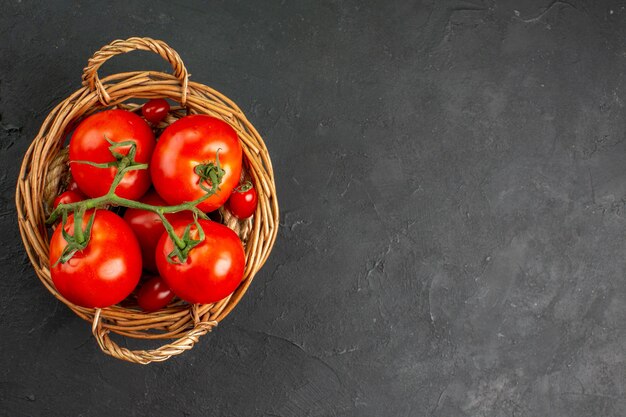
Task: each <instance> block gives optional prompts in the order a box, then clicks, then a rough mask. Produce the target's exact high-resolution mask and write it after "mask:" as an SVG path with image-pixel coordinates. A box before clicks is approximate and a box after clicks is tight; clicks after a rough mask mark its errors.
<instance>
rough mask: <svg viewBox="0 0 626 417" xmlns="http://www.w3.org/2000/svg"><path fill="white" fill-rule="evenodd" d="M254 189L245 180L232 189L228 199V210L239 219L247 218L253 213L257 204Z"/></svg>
mask: <svg viewBox="0 0 626 417" xmlns="http://www.w3.org/2000/svg"><path fill="white" fill-rule="evenodd" d="M257 199H258V198H257V194H256V190H255V189H254V187H253V186H252V183H250V182H247V183H245V184H243V185H241V186H239V187H237V188H235V190H234V191H233V193H232V194H231V195H230V198H229V199H228V210H229V211H230V212H231V213H233V214H234V215H235V216H237V218H239V219H247V218H248V217H250V216H252V215H253V214H254V211H255V210H256V204H257Z"/></svg>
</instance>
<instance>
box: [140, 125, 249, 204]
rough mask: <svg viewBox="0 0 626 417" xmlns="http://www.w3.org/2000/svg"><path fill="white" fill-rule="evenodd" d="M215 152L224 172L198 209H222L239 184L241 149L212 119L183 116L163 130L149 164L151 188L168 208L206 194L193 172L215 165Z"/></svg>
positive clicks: (234, 135) (229, 132)
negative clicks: (206, 164) (212, 163)
mask: <svg viewBox="0 0 626 417" xmlns="http://www.w3.org/2000/svg"><path fill="white" fill-rule="evenodd" d="M218 150H219V160H220V165H221V167H222V169H223V170H224V171H225V174H224V176H223V178H222V182H221V184H220V186H219V187H220V190H219V191H217V192H216V193H215V194H213V195H212V196H211V197H209V198H208V199H207V200H205V201H203V202H202V203H200V204H199V205H198V208H199V209H200V210H202V211H204V212H209V211H213V210H215V209H217V208H219V207H221V206H222V205H223V204H224V203H225V202H226V200H227V199H228V197H229V196H230V193H231V192H232V191H233V188H235V187H236V186H237V184H238V183H239V176H240V175H241V157H242V149H241V143H240V142H239V138H238V137H237V132H235V130H234V129H233V128H232V127H230V125H229V124H228V123H226V122H224V121H222V120H220V119H216V118H215V117H211V116H206V115H192V116H186V117H183V118H181V119H179V120H177V121H176V122H174V123H172V124H171V125H169V126H168V127H167V128H166V129H165V130H164V131H163V134H161V137H160V138H159V142H158V143H157V146H156V148H155V150H154V153H153V154H152V160H151V162H150V175H151V176H152V182H153V183H154V188H156V190H157V192H158V193H159V195H160V196H161V197H163V199H164V200H165V201H167V202H168V203H169V204H171V205H175V204H181V203H183V202H186V201H192V200H195V199H197V198H200V197H202V196H203V195H206V191H204V190H203V189H202V188H201V186H200V182H201V179H200V176H199V175H198V174H197V173H196V172H195V169H196V166H198V165H201V164H203V163H207V162H215V154H216V152H217V151H218ZM204 185H205V186H207V184H206V183H204Z"/></svg>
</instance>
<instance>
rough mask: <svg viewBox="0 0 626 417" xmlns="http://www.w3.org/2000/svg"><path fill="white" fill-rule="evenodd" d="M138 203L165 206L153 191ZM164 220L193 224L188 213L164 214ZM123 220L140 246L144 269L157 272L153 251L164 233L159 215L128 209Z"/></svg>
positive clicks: (191, 217) (191, 215)
mask: <svg viewBox="0 0 626 417" xmlns="http://www.w3.org/2000/svg"><path fill="white" fill-rule="evenodd" d="M139 201H140V202H142V203H146V204H150V205H153V206H166V205H167V204H166V203H165V201H163V199H162V198H161V197H159V195H158V194H157V193H156V192H155V191H148V193H147V194H146V195H144V196H143V197H142V198H141V199H139ZM165 218H166V219H167V220H168V221H169V222H170V223H171V222H173V221H176V220H187V222H188V223H191V222H193V214H192V213H191V212H190V211H183V212H179V213H171V214H166V215H165ZM124 220H125V221H126V223H128V225H129V226H130V228H131V229H133V232H135V235H136V236H137V240H138V241H139V245H140V246H141V256H142V258H143V267H144V269H147V270H148V271H151V272H155V273H156V272H158V270H157V266H156V262H155V260H154V250H155V249H156V246H157V243H158V242H159V238H160V237H161V235H162V234H163V232H164V231H165V228H164V227H163V223H161V219H160V218H159V215H158V214H156V213H154V212H152V211H147V210H141V209H135V208H129V209H127V210H126V213H124Z"/></svg>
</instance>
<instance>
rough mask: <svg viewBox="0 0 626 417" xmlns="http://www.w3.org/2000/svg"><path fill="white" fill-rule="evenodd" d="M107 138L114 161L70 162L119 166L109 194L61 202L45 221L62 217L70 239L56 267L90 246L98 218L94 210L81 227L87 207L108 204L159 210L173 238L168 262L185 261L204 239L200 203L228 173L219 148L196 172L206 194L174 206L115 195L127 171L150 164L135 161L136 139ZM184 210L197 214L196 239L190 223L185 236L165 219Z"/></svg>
mask: <svg viewBox="0 0 626 417" xmlns="http://www.w3.org/2000/svg"><path fill="white" fill-rule="evenodd" d="M105 139H106V140H107V142H109V143H110V144H111V146H109V151H110V152H111V154H112V155H113V157H114V158H115V161H112V162H107V163H102V164H99V163H94V162H91V161H71V162H72V163H82V164H87V165H91V166H94V167H96V168H111V167H116V168H117V172H116V173H115V177H114V179H113V182H112V183H111V187H110V189H109V191H108V192H107V194H105V195H103V196H101V197H96V198H91V199H88V200H84V201H79V202H77V203H69V204H59V206H58V207H57V208H56V209H54V210H53V211H52V213H51V214H50V217H48V219H47V220H46V224H48V225H52V224H54V223H55V222H56V221H57V220H58V219H59V217H62V219H63V220H62V225H61V226H60V227H63V229H62V233H63V238H64V239H65V241H66V242H67V246H66V247H65V248H64V250H63V253H62V254H61V256H60V257H59V259H58V260H57V261H56V262H55V263H54V265H53V266H56V265H57V264H58V263H66V262H67V261H69V260H70V259H71V258H72V256H74V254H76V252H78V251H81V250H83V249H85V248H86V247H87V245H88V244H89V239H90V237H91V229H92V226H93V222H94V219H95V213H96V210H94V212H93V213H92V215H91V217H90V219H89V221H88V222H87V226H86V228H85V229H82V223H83V216H84V214H85V212H86V211H87V210H90V209H98V208H104V207H106V206H117V207H127V208H136V209H140V210H146V211H151V212H153V213H157V214H158V215H159V218H160V219H161V222H162V223H163V226H164V227H165V230H166V231H167V233H168V235H169V236H170V239H172V242H174V250H173V251H172V253H170V254H169V255H168V257H167V260H168V262H170V263H184V262H186V261H187V258H188V256H189V252H190V251H191V250H192V249H193V248H194V247H196V246H198V245H199V244H200V243H201V242H203V241H204V238H205V235H204V231H203V230H202V227H200V224H199V223H198V220H197V219H198V218H202V219H208V216H207V215H206V214H205V213H203V212H202V211H201V210H200V209H199V208H198V207H197V206H198V204H200V203H201V202H203V201H205V200H206V199H207V198H209V197H210V196H212V195H213V194H215V193H216V192H217V191H218V190H219V185H220V183H221V182H222V178H223V177H224V174H225V171H224V170H223V169H222V167H221V165H220V160H219V151H220V150H219V149H218V151H217V152H216V153H215V162H212V161H209V162H205V163H203V164H200V165H198V166H196V167H195V168H194V172H195V173H196V174H197V175H198V176H199V177H200V181H199V186H200V187H201V188H202V190H203V191H205V194H204V195H203V196H201V197H200V198H197V199H196V200H193V201H189V202H185V203H183V204H178V205H175V206H153V205H150V204H145V203H141V202H139V201H134V200H129V199H126V198H122V197H119V196H118V195H117V194H115V190H116V188H117V187H118V185H119V184H120V182H121V181H122V179H123V178H124V175H126V173H127V172H129V171H133V170H139V169H147V168H148V164H144V163H138V162H136V161H135V156H136V153H137V145H136V143H135V142H134V141H131V140H128V141H123V142H113V141H111V140H110V139H109V138H107V137H106V136H105ZM122 147H129V149H128V154H126V155H124V154H122V153H121V152H119V151H118V150H119V148H122ZM185 210H189V211H191V212H192V213H193V214H194V224H195V226H196V228H197V237H198V238H197V239H194V238H193V237H192V233H191V226H192V225H191V224H189V225H187V227H186V228H185V231H184V232H183V236H180V237H179V236H177V235H176V233H175V232H174V228H173V227H172V225H171V224H170V222H169V221H168V220H167V219H166V218H165V214H167V213H177V212H180V211H185ZM69 213H74V234H73V235H70V234H69V233H67V232H66V231H65V225H66V224H67V218H68V214H69Z"/></svg>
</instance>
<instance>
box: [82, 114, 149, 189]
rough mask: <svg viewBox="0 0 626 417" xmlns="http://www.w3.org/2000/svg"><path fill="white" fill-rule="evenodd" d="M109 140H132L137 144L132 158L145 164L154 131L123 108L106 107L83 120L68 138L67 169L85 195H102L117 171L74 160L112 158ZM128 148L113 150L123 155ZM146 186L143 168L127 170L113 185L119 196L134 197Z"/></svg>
mask: <svg viewBox="0 0 626 417" xmlns="http://www.w3.org/2000/svg"><path fill="white" fill-rule="evenodd" d="M106 138H108V139H109V140H111V141H113V142H124V141H131V140H132V141H133V142H135V144H136V146H137V153H136V155H135V161H136V162H138V163H147V162H148V161H150V156H151V155H152V151H153V150H154V145H155V140H154V134H153V133H152V130H151V129H150V126H148V124H147V123H146V122H145V120H143V119H142V118H141V117H139V116H137V115H136V114H134V113H131V112H129V111H125V110H106V111H102V112H100V113H96V114H94V115H92V116H89V117H88V118H86V119H85V120H83V121H82V122H81V123H80V125H78V127H77V128H76V130H75V131H74V134H73V135H72V138H71V140H70V169H71V171H72V176H73V177H74V180H75V181H76V183H77V184H78V186H79V188H80V189H81V190H82V191H83V192H84V193H85V194H87V195H88V196H89V197H100V196H103V195H105V194H106V193H107V192H108V191H109V188H110V187H111V184H112V183H113V178H114V177H115V173H116V172H117V168H115V167H109V168H97V167H94V166H91V165H87V164H84V163H80V162H78V161H91V162H95V163H106V162H113V161H115V157H114V156H113V155H112V154H111V151H109V147H110V146H111V144H110V143H109V142H107V139H106ZM129 149H130V147H128V146H125V147H120V148H117V149H116V150H115V151H116V152H118V153H120V154H122V155H127V154H128V151H129ZM149 187H150V173H149V172H148V170H147V169H142V170H134V171H129V172H127V173H126V175H124V178H123V179H122V182H121V183H120V185H119V186H118V187H117V190H116V192H115V193H116V194H117V195H118V196H120V197H124V198H129V199H132V200H136V199H138V198H139V197H141V196H142V195H143V194H144V193H145V192H146V191H147V190H148V188H149Z"/></svg>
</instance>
